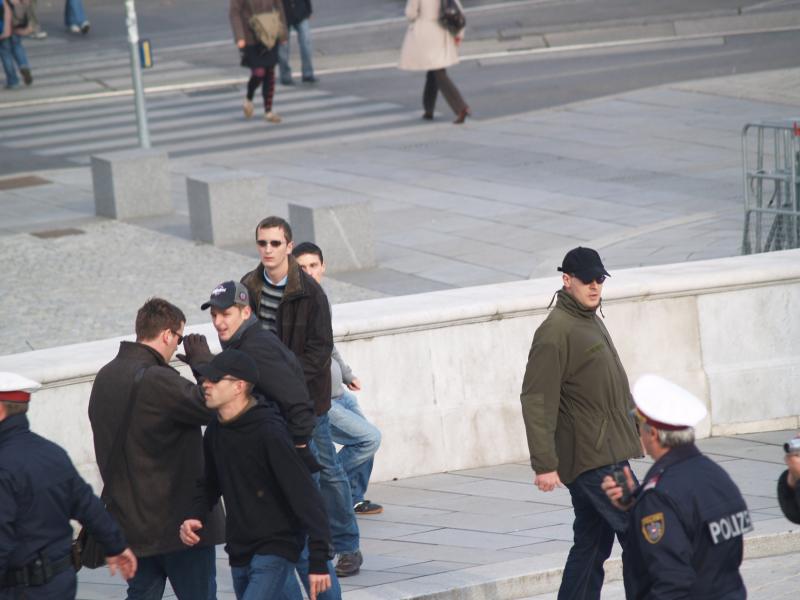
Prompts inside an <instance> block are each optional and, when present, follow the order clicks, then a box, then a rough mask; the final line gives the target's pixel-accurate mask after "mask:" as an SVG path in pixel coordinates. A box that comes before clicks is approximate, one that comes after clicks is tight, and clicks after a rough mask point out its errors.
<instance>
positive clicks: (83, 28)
mask: <svg viewBox="0 0 800 600" xmlns="http://www.w3.org/2000/svg"><path fill="white" fill-rule="evenodd" d="M91 27H92V24H91V23H89V21H84V22H83V23H81V34H82V35H86V34H87V33H89V29H90V28H91Z"/></svg>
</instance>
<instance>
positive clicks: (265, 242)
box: [256, 240, 283, 248]
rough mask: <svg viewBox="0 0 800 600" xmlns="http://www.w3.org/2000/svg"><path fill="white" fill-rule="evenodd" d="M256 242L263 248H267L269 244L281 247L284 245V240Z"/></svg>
mask: <svg viewBox="0 0 800 600" xmlns="http://www.w3.org/2000/svg"><path fill="white" fill-rule="evenodd" d="M256 244H258V245H259V246H261V247H262V248H266V247H267V244H269V245H270V246H272V247H273V248H280V247H281V246H282V245H283V242H282V241H281V240H256Z"/></svg>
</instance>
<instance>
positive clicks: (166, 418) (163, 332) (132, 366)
mask: <svg viewBox="0 0 800 600" xmlns="http://www.w3.org/2000/svg"><path fill="white" fill-rule="evenodd" d="M185 323H186V317H185V316H184V314H183V311H182V310H181V309H179V308H178V307H177V306H175V305H174V304H171V303H169V302H167V301H166V300H163V299H161V298H151V299H149V300H148V301H147V302H145V303H144V305H143V306H142V307H141V308H140V309H139V312H138V313H137V315H136V341H135V342H128V341H124V342H121V343H120V347H119V352H118V353H117V356H116V357H115V358H114V359H113V360H112V361H111V362H109V363H108V364H106V365H105V366H104V367H103V368H101V369H100V371H99V372H98V373H97V377H96V378H95V381H94V384H93V385H92V393H91V396H90V398H89V421H90V422H91V425H92V433H93V435H94V449H95V456H96V457H97V465H98V467H99V468H100V475H101V477H102V479H103V483H104V485H105V490H104V494H103V498H104V499H105V500H106V503H107V505H108V511H109V512H110V513H111V514H112V515H113V516H114V518H115V519H116V520H117V522H118V523H119V524H120V526H121V528H122V530H123V532H124V533H125V537H126V538H127V540H128V542H129V544H130V546H131V549H132V550H133V552H134V553H135V554H136V556H137V558H138V559H139V567H138V570H137V571H136V575H135V576H134V577H133V578H132V579H130V580H129V581H128V595H127V597H128V599H129V600H139V599H146V600H153V599H157V598H161V597H162V595H163V593H164V588H165V585H166V580H167V579H169V582H170V584H171V585H172V589H173V590H174V592H175V596H176V597H177V598H178V599H179V600H204V599H206V598H209V599H211V598H216V591H217V590H216V569H215V548H214V546H215V544H221V543H223V542H224V541H225V532H224V528H225V523H224V514H223V513H222V509H221V507H219V506H217V507H216V509H215V510H214V511H213V512H211V513H208V514H204V515H203V516H202V519H203V523H204V527H203V530H202V532H201V533H200V537H201V540H200V542H199V543H198V544H197V546H196V547H193V548H186V546H184V545H183V543H182V542H181V540H180V537H179V534H178V527H179V526H180V524H181V523H182V522H183V520H184V518H185V516H186V515H187V514H188V512H189V511H190V509H191V508H192V506H193V503H194V495H195V489H196V482H197V480H198V479H199V478H201V477H202V476H203V473H204V464H203V433H202V429H201V428H202V426H204V425H207V424H208V423H209V422H211V420H212V419H213V418H214V411H213V410H211V409H209V408H207V407H206V405H205V403H204V401H203V392H202V390H201V388H200V386H198V385H197V384H196V383H195V382H193V381H190V380H188V379H185V378H184V377H181V375H180V374H179V373H178V371H177V370H175V369H174V368H172V367H171V366H170V365H169V362H170V360H172V356H173V355H174V354H175V351H176V349H177V348H178V346H179V345H180V343H181V341H182V340H183V328H184V325H185ZM129 405H132V409H131V412H130V413H129V414H130V419H128V423H127V424H126V423H125V422H124V420H125V419H124V417H125V415H126V409H127V407H128V406H129ZM126 430H127V431H126ZM118 436H124V440H125V441H124V446H123V451H122V452H118V453H117V456H111V455H112V448H113V447H114V439H115V438H116V437H118ZM110 458H111V459H113V463H112V464H110V463H109V459H110Z"/></svg>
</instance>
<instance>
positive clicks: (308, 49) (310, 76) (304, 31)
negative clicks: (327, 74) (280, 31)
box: [294, 19, 315, 81]
mask: <svg viewBox="0 0 800 600" xmlns="http://www.w3.org/2000/svg"><path fill="white" fill-rule="evenodd" d="M294 29H295V31H296V32H297V45H298V46H300V61H301V64H302V69H303V81H314V79H315V77H314V65H313V64H311V55H312V54H313V52H314V49H313V47H312V45H311V25H309V23H308V19H303V20H302V21H300V22H299V23H298V24H297V25H295V27H294Z"/></svg>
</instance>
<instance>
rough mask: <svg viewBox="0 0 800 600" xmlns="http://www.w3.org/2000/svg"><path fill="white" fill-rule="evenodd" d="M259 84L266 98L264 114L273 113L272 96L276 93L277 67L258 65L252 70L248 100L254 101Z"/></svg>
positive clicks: (248, 85) (248, 86) (248, 83)
mask: <svg viewBox="0 0 800 600" xmlns="http://www.w3.org/2000/svg"><path fill="white" fill-rule="evenodd" d="M258 86H261V95H262V97H263V99H264V114H265V115H266V114H270V113H272V98H273V96H274V95H275V68H274V67H269V68H265V67H256V68H255V69H251V70H250V80H249V81H248V82H247V101H248V102H252V101H253V97H254V96H255V93H256V90H257V89H258Z"/></svg>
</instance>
